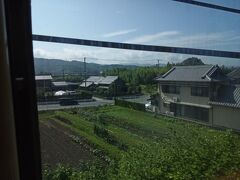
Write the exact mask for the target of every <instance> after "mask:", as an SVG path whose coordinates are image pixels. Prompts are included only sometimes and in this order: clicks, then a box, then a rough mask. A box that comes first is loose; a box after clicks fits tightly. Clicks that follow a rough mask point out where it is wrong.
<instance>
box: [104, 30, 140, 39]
mask: <svg viewBox="0 0 240 180" xmlns="http://www.w3.org/2000/svg"><path fill="white" fill-rule="evenodd" d="M135 31H137V29H127V30H121V31H116V32H111V33H107V34H104V35H103V37H115V36H120V35H125V34H129V33H132V32H135Z"/></svg>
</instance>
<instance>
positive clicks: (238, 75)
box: [227, 68, 240, 79]
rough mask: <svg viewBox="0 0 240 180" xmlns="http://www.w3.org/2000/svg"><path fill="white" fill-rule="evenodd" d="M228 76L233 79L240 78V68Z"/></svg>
mask: <svg viewBox="0 0 240 180" xmlns="http://www.w3.org/2000/svg"><path fill="white" fill-rule="evenodd" d="M227 76H228V77H230V78H233V79H240V68H237V69H235V70H233V71H232V72H230V73H228V74H227Z"/></svg>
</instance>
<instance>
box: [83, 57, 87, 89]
mask: <svg viewBox="0 0 240 180" xmlns="http://www.w3.org/2000/svg"><path fill="white" fill-rule="evenodd" d="M83 59H84V81H85V88H86V87H87V70H86V57H84V58H83Z"/></svg>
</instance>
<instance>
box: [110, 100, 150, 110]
mask: <svg viewBox="0 0 240 180" xmlns="http://www.w3.org/2000/svg"><path fill="white" fill-rule="evenodd" d="M114 102H115V105H117V106H122V107H127V108H130V109H134V110H138V111H146V109H145V105H144V104H141V103H136V102H129V101H125V100H122V99H115V100H114Z"/></svg>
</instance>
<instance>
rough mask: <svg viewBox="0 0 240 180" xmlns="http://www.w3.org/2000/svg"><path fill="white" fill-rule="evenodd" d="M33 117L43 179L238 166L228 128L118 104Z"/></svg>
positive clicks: (176, 174)
mask: <svg viewBox="0 0 240 180" xmlns="http://www.w3.org/2000/svg"><path fill="white" fill-rule="evenodd" d="M39 120H40V134H41V146H42V161H43V162H42V163H43V172H44V178H45V179H219V178H220V179H224V178H225V177H227V176H228V175H229V174H230V175H229V176H231V177H237V174H238V173H237V172H239V168H240V136H239V135H237V134H235V133H233V132H231V131H229V130H226V131H219V130H213V129H211V128H208V127H204V126H201V125H197V124H193V123H188V122H185V121H180V120H175V119H172V118H167V117H162V116H159V117H154V116H153V114H150V113H147V112H141V111H136V110H132V109H128V108H124V107H119V106H103V107H92V108H81V109H77V108H76V109H67V110H61V111H43V112H40V113H39ZM54 152H55V153H54ZM58 163H60V165H56V164H58ZM217 177H219V178H217Z"/></svg>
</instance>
